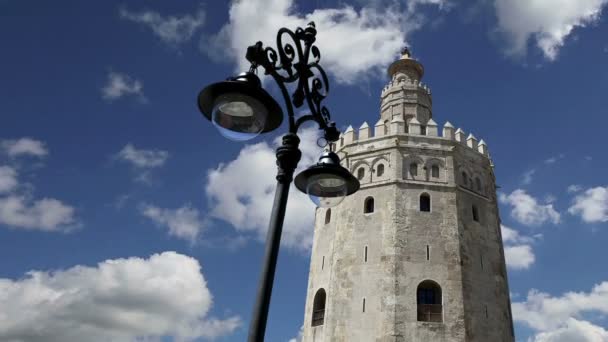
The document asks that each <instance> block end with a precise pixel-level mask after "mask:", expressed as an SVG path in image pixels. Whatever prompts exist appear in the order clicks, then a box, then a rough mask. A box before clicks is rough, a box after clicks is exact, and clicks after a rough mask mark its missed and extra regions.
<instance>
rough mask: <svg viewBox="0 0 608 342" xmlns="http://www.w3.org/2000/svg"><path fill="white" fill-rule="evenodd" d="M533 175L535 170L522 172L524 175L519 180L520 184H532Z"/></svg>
mask: <svg viewBox="0 0 608 342" xmlns="http://www.w3.org/2000/svg"><path fill="white" fill-rule="evenodd" d="M535 173H536V169H530V170H528V171H526V172H524V174H523V176H522V178H521V183H522V184H524V185H528V184H530V183H532V180H533V179H534V174H535Z"/></svg>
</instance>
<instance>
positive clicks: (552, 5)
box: [495, 0, 608, 60]
mask: <svg viewBox="0 0 608 342" xmlns="http://www.w3.org/2000/svg"><path fill="white" fill-rule="evenodd" d="M607 2H608V0H532V1H530V0H495V10H496V15H497V17H498V29H499V31H501V32H502V33H504V34H505V37H506V39H507V47H508V51H507V52H508V53H509V54H511V55H524V54H525V53H526V50H527V47H528V42H529V41H530V40H533V41H534V42H535V43H536V46H537V47H538V48H540V49H541V50H542V52H543V54H544V56H545V57H546V58H547V59H549V60H555V59H556V58H557V55H558V52H559V49H560V48H561V47H562V46H563V45H564V42H565V39H566V38H567V37H568V36H569V35H570V34H571V33H572V31H573V30H574V29H575V28H576V27H585V26H587V25H589V24H592V23H594V22H595V21H597V19H599V17H600V13H601V11H602V9H603V7H604V5H605V4H606V3H607Z"/></svg>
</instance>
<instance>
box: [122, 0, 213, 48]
mask: <svg viewBox="0 0 608 342" xmlns="http://www.w3.org/2000/svg"><path fill="white" fill-rule="evenodd" d="M119 14H120V17H121V18H123V19H126V20H129V21H132V22H135V23H138V24H140V25H143V26H145V27H147V28H148V29H150V30H152V32H153V33H154V34H155V35H156V36H157V37H158V38H160V40H161V41H162V42H163V43H166V44H168V45H170V46H172V47H177V46H178V45H179V44H182V43H185V42H187V41H189V40H190V39H191V38H192V36H193V35H194V33H195V32H196V31H197V30H198V29H199V28H200V27H201V26H202V25H203V24H204V23H205V11H203V10H202V9H200V8H199V9H198V11H196V14H195V15H190V14H186V15H183V16H162V15H161V14H160V13H158V12H154V11H151V10H144V11H129V10H128V9H126V8H125V7H123V8H121V9H120V12H119Z"/></svg>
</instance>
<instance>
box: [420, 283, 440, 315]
mask: <svg viewBox="0 0 608 342" xmlns="http://www.w3.org/2000/svg"><path fill="white" fill-rule="evenodd" d="M416 300H417V304H418V321H423V322H443V317H442V316H443V315H442V313H443V307H442V305H441V302H442V299H441V287H439V285H438V284H437V283H435V282H434V281H431V280H425V281H423V282H422V283H420V285H418V289H417V291H416Z"/></svg>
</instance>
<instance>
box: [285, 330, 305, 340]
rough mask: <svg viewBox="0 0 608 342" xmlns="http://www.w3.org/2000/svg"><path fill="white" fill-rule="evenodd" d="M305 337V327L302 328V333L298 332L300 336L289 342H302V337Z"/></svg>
mask: <svg viewBox="0 0 608 342" xmlns="http://www.w3.org/2000/svg"><path fill="white" fill-rule="evenodd" d="M303 335H304V327H303V326H302V327H300V331H299V332H298V336H296V337H294V338H290V339H289V341H287V342H302V337H303Z"/></svg>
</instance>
